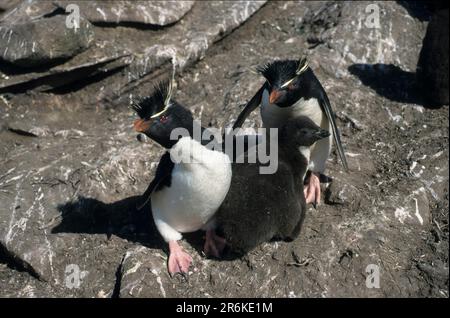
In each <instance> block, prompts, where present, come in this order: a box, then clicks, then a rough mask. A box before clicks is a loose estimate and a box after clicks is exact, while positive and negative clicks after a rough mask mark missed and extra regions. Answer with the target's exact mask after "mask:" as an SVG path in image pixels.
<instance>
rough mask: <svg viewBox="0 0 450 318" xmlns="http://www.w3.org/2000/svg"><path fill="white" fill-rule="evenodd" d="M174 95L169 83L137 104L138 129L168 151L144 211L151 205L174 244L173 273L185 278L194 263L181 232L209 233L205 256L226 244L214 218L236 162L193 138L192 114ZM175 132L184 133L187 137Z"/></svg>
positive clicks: (167, 238) (171, 245)
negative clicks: (185, 246) (185, 250)
mask: <svg viewBox="0 0 450 318" xmlns="http://www.w3.org/2000/svg"><path fill="white" fill-rule="evenodd" d="M171 94H172V85H171V84H169V83H164V84H161V85H159V86H158V87H157V88H156V89H155V93H154V94H153V95H151V96H149V97H146V98H143V99H140V100H138V101H136V102H134V104H133V108H134V110H135V111H136V112H137V114H138V115H139V117H140V119H138V120H136V121H135V123H134V128H135V130H136V131H138V132H141V133H144V134H145V135H147V136H148V137H149V138H151V139H153V140H154V141H156V142H157V143H159V144H160V145H161V146H163V147H164V148H166V149H167V151H166V152H165V153H164V155H163V156H162V157H161V159H160V162H159V164H158V167H157V169H156V174H155V177H154V179H153V180H152V182H151V183H150V185H149V186H148V188H147V190H146V191H145V193H144V195H143V199H144V201H143V203H142V204H141V205H140V207H139V208H142V207H143V206H145V205H146V203H148V202H150V205H151V210H152V214H153V219H154V221H155V224H156V227H157V229H158V231H159V233H160V234H161V236H162V237H163V238H164V240H165V241H166V242H167V243H168V244H169V252H170V254H169V260H168V270H169V273H170V274H171V275H174V274H176V273H180V274H182V275H184V274H186V273H187V272H188V269H189V266H190V264H191V262H192V258H191V256H190V255H189V254H187V253H186V252H184V251H183V249H182V248H181V246H180V245H179V244H178V241H179V240H181V238H182V234H181V233H187V232H194V231H197V230H200V229H202V230H205V231H206V232H207V233H206V241H205V251H206V252H209V251H210V250H212V252H213V254H215V253H216V252H217V249H220V245H224V241H223V239H221V238H219V237H217V236H216V235H215V232H214V223H213V216H214V214H215V212H216V211H217V209H218V208H219V206H220V204H221V203H222V201H223V200H224V198H225V196H226V194H227V192H228V189H229V186H230V181H231V163H230V160H229V158H228V156H227V155H225V154H224V153H222V152H219V151H214V150H210V149H208V148H207V147H205V146H204V145H202V143H201V142H199V141H197V140H195V139H194V138H193V131H194V125H195V122H194V121H193V118H192V115H191V113H190V111H189V110H187V109H186V108H184V107H183V106H181V105H180V104H178V103H177V102H176V101H174V100H171ZM197 128H198V127H197ZM175 129H183V130H184V132H185V134H184V135H182V134H181V135H180V134H178V132H182V131H180V130H178V131H175ZM203 130H204V128H203V127H201V131H203ZM175 132H177V133H175ZM174 137H175V138H174ZM217 246H219V247H217Z"/></svg>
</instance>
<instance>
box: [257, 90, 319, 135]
mask: <svg viewBox="0 0 450 318" xmlns="http://www.w3.org/2000/svg"><path fill="white" fill-rule="evenodd" d="M298 116H306V117H309V118H310V119H311V120H312V121H314V123H315V124H316V125H318V126H322V121H323V119H324V117H325V119H326V116H325V114H324V113H323V112H322V110H321V108H320V105H319V103H318V101H317V99H315V98H310V99H307V100H305V99H303V98H300V99H299V100H298V101H297V102H296V103H295V104H294V105H292V106H289V107H279V106H277V105H274V104H270V103H269V92H268V91H267V90H265V91H264V92H263V97H262V100H261V118H262V121H263V124H264V127H266V128H280V127H281V126H283V124H284V123H285V122H286V121H287V120H288V119H290V118H295V117H298Z"/></svg>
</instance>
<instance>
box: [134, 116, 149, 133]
mask: <svg viewBox="0 0 450 318" xmlns="http://www.w3.org/2000/svg"><path fill="white" fill-rule="evenodd" d="M133 127H134V130H136V131H137V132H145V131H147V130H148V129H149V128H150V122H149V121H145V120H144V119H136V120H135V121H134V124H133Z"/></svg>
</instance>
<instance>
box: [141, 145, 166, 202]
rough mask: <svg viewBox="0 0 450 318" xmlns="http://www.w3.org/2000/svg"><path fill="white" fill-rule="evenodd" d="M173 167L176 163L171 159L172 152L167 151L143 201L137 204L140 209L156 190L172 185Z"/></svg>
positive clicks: (143, 196)
mask: <svg viewBox="0 0 450 318" xmlns="http://www.w3.org/2000/svg"><path fill="white" fill-rule="evenodd" d="M173 167H174V163H173V161H172V160H171V159H170V153H169V152H167V151H166V153H164V155H162V157H161V159H160V160H159V164H158V167H157V168H156V173H155V177H154V178H153V180H152V182H150V184H149V186H148V187H147V190H145V192H144V194H143V195H142V203H141V204H139V205H138V206H137V209H138V210H141V209H142V208H143V207H144V206H145V205H146V204H147V203H148V201H150V196H151V194H152V193H153V192H154V191H158V190H160V189H161V188H162V187H163V186H167V187H170V184H171V180H172V170H173Z"/></svg>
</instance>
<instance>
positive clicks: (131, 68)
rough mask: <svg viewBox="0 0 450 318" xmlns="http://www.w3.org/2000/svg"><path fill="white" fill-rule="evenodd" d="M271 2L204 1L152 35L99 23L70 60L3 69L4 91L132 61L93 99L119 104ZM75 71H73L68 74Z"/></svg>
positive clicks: (53, 83) (46, 85) (62, 81)
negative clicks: (43, 67) (39, 67)
mask: <svg viewBox="0 0 450 318" xmlns="http://www.w3.org/2000/svg"><path fill="white" fill-rule="evenodd" d="M265 2H266V1H241V2H230V1H219V2H199V3H197V4H196V5H195V6H194V7H193V9H192V12H190V14H189V15H187V16H186V17H185V18H184V19H183V23H182V24H181V23H179V24H176V25H174V26H172V27H170V28H168V29H167V30H163V31H158V32H153V33H151V34H150V35H149V32H148V31H146V30H136V29H131V28H118V29H117V30H116V29H114V28H94V29H95V33H96V35H95V40H94V43H93V44H92V46H91V47H90V48H89V49H88V50H86V51H85V52H82V53H80V54H78V55H77V56H75V57H74V58H72V59H71V60H69V61H67V62H66V63H64V64H61V65H57V66H55V67H52V68H50V69H49V70H48V71H44V72H42V71H40V72H30V73H25V74H16V73H14V72H5V74H2V70H0V76H2V75H3V77H4V78H5V80H3V81H1V82H0V92H8V91H13V90H15V89H25V90H30V89H35V90H38V91H42V90H48V89H51V88H55V87H58V86H62V85H66V84H68V83H70V82H71V81H76V80H79V79H81V78H86V77H91V76H93V75H95V74H98V73H102V72H103V73H105V72H109V71H111V70H113V69H117V68H120V67H123V66H128V67H127V68H125V69H124V70H123V72H122V73H121V74H118V76H110V78H111V79H110V81H107V82H108V83H105V84H103V85H102V86H103V87H104V88H105V89H104V90H103V91H102V94H101V96H99V97H98V98H95V99H93V100H91V101H90V102H91V103H92V104H97V103H98V102H99V99H100V100H105V101H107V102H108V103H111V102H114V103H115V104H116V105H117V104H128V103H129V100H128V95H129V93H130V91H132V90H134V89H135V88H136V87H138V86H140V85H141V84H143V83H145V82H148V81H150V82H153V83H155V82H156V81H157V80H158V78H160V74H161V73H164V72H166V73H169V72H171V71H172V69H173V68H175V69H176V72H179V71H181V70H183V69H184V68H185V67H187V66H188V65H191V64H192V63H194V62H195V61H198V60H199V59H201V58H202V57H203V56H204V54H205V53H206V51H207V50H208V49H209V48H210V47H211V46H212V45H213V44H214V42H216V41H218V40H220V39H221V38H223V37H224V36H226V35H227V34H228V33H230V32H231V31H232V30H234V29H235V28H237V27H238V26H239V25H241V24H242V23H244V22H245V21H246V20H247V19H249V18H250V16H251V15H252V14H254V13H255V12H256V11H257V10H258V9H259V8H261V7H262V6H263V5H264V4H265ZM35 6H37V7H38V8H39V10H40V11H39V12H48V11H50V8H47V9H46V10H44V9H43V8H41V7H39V6H38V4H35ZM186 30H188V31H186ZM125 55H126V56H127V58H124V59H121V60H120V61H117V62H115V63H114V65H112V66H110V65H107V66H106V70H98V68H100V67H101V66H103V63H104V62H105V61H110V60H114V59H116V58H120V57H122V56H125ZM116 66H117V67H116ZM69 72H70V74H71V75H70V76H67V75H68V74H69ZM38 79H39V80H38ZM100 88H101V87H99V88H98V89H100Z"/></svg>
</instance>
